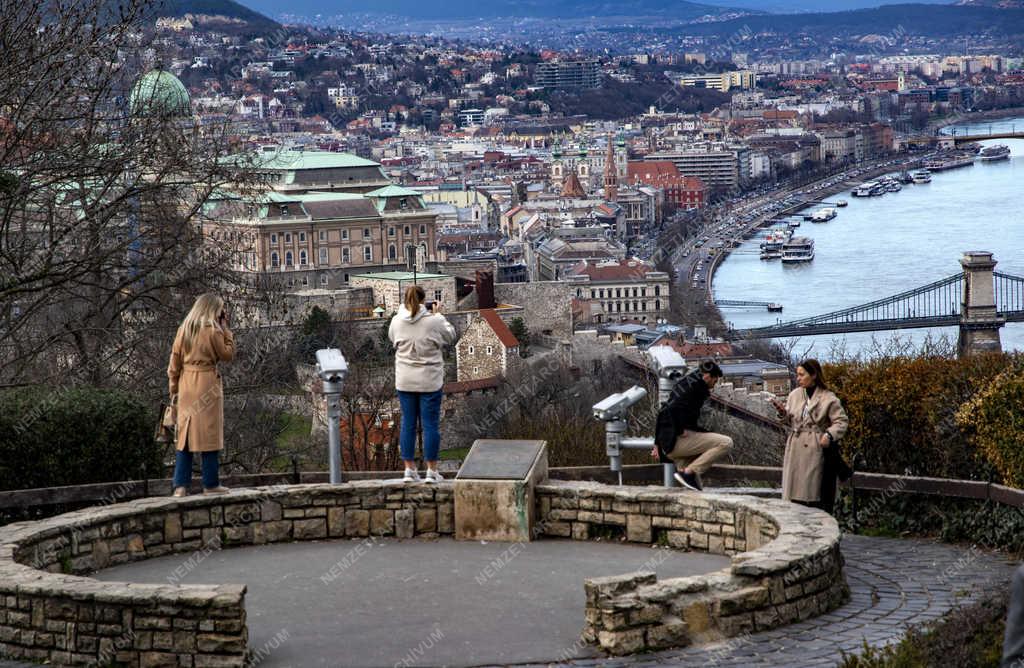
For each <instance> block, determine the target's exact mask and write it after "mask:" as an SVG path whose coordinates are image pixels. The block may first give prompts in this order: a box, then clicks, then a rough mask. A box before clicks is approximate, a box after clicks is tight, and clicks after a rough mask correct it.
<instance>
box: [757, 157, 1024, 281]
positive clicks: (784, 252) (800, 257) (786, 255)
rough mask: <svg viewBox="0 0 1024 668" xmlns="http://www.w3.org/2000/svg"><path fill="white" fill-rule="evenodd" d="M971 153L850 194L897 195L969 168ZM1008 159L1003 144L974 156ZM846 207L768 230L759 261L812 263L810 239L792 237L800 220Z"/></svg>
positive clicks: (826, 217)
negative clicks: (948, 171)
mask: <svg viewBox="0 0 1024 668" xmlns="http://www.w3.org/2000/svg"><path fill="white" fill-rule="evenodd" d="M978 148H980V146H979V147H978ZM973 153H974V152H973V151H956V152H954V153H951V154H948V155H946V156H945V157H941V158H935V159H933V160H928V161H927V162H925V163H924V168H923V169H915V170H913V171H907V170H904V171H902V172H900V173H899V174H897V175H892V174H888V175H886V176H882V177H879V178H878V179H875V180H874V181H867V182H865V183H862V184H860V185H859V186H857V187H856V188H854V189H853V190H852V191H851V194H852V195H853V196H854V197H878V196H880V195H884V194H886V193H895V192H899V191H900V190H902V189H903V186H905V185H909V184H911V183H929V182H930V181H931V180H932V172H936V171H943V170H946V169H955V168H957V167H967V166H968V165H973V164H974V160H975V155H974V154H973ZM1009 157H1010V149H1009V147H1007V146H1005V145H1003V144H998V145H995V146H988V147H986V148H983V149H980V152H978V154H977V158H978V159H979V160H982V161H984V162H992V161H995V160H1006V159H1007V158H1009ZM846 205H847V202H846V200H842V199H840V200H837V201H836V202H835V206H826V207H822V208H819V209H815V210H814V211H812V212H811V213H809V214H801V215H798V216H795V217H791V218H790V219H789V220H787V221H786V222H784V223H780V224H777V225H774V226H772V227H771V228H770V229H769V230H768V232H767V234H766V235H765V238H764V241H762V242H761V259H762V260H782V262H783V263H785V264H795V263H800V262H810V261H811V260H813V259H814V239H812V238H811V237H805V236H793V231H794V228H797V227H800V218H801V217H802V218H803V219H804V220H809V221H811V222H812V223H827V222H828V221H830V220H832V219H833V218H835V217H836V216H837V215H838V211H837V210H836V207H843V206H846Z"/></svg>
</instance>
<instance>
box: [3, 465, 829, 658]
mask: <svg viewBox="0 0 1024 668" xmlns="http://www.w3.org/2000/svg"><path fill="white" fill-rule="evenodd" d="M535 491H536V498H537V503H538V506H539V507H538V511H539V517H540V521H539V523H538V532H537V533H538V534H540V535H546V536H561V537H568V538H574V539H578V540H585V539H589V538H592V537H597V536H603V535H609V532H620V533H622V535H623V536H624V537H625V538H626V539H628V540H631V541H635V542H646V543H650V542H657V543H661V544H666V545H670V546H674V547H678V548H684V549H695V550H706V551H711V552H718V553H723V554H732V555H733V558H732V565H731V566H730V568H729V569H725V570H723V571H719V572H715V573H710V574H707V575H702V576H695V577H690V578H676V579H668V580H661V581H659V580H657V579H656V578H655V576H654V574H653V573H632V574H626V575H622V576H616V577H611V578H597V579H592V580H588V581H587V583H586V591H587V608H586V619H587V627H586V630H585V632H584V636H585V637H586V638H587V639H589V640H591V641H595V642H598V643H600V645H601V646H602V647H603V648H604V649H606V650H608V651H609V652H612V653H628V652H634V651H639V650H642V649H644V648H658V647H668V646H678V645H683V644H687V643H689V642H701V641H705V640H710V639H714V638H720V637H724V636H732V635H737V634H740V633H743V632H745V631H753V630H760V629H763V628H770V627H772V626H778V625H780V624H784V623H787V622H789V621H793V620H796V619H803V618H806V617H809V616H811V615H814V614H818V613H820V612H823V611H825V610H829V609H831V608H833V607H835V606H836V605H838V604H839V603H840V602H841V601H842V600H843V597H844V596H845V592H846V584H845V581H844V579H843V575H842V558H841V555H840V553H839V531H838V527H837V526H836V524H835V521H834V520H832V518H830V517H828V516H827V515H825V514H824V513H820V512H818V511H814V510H809V509H806V508H802V507H800V506H794V505H791V504H787V503H783V502H781V501H771V500H765V499H755V498H752V497H732V496H728V497H727V496H714V495H697V494H692V493H687V492H683V491H681V490H664V489H652V488H644V487H626V488H622V487H612V486H607V485H600V484H596V483H562V482H549V483H545V484H542V485H538V486H537V487H536V488H535ZM454 529H455V527H454V506H453V483H451V482H447V483H442V484H440V485H434V486H432V485H424V484H418V485H406V484H404V483H402V482H400V481H361V482H351V483H345V484H343V485H288V486H278V487H263V488H253V489H247V490H240V491H234V492H232V493H231V494H229V495H226V496H192V497H186V498H182V499H176V498H152V499H141V500H136V501H132V502H128V503H123V504H117V505H111V506H105V507H96V508H90V509H86V510H82V511H77V512H73V513H67V514H65V515H61V516H58V517H54V518H51V519H47V520H42V521H38V522H25V523H19V524H11V525H8V526H5V527H2V528H0V655H3V656H6V657H11V658H22V659H32V660H46V661H49V662H51V663H53V664H58V665H69V664H71V665H74V664H93V665H105V664H107V663H112V662H118V663H123V664H126V665H131V666H180V665H186V666H194V667H195V668H202V667H205V666H242V665H244V662H245V657H246V651H247V639H248V638H247V631H246V624H245V591H246V590H245V586H244V585H232V584H224V585H218V586H196V585H181V584H178V582H180V581H181V579H182V578H183V577H184V576H185V574H187V573H188V572H189V571H190V570H192V569H193V568H201V562H202V560H203V559H204V558H205V556H206V555H208V554H209V552H210V551H212V550H216V549H221V548H223V547H232V546H241V545H261V544H266V543H274V542H282V541H292V540H316V539H330V538H354V537H369V536H394V537H397V538H412V537H423V538H436V537H439V536H442V535H452V534H454ZM172 553H181V554H183V558H182V561H181V562H180V564H179V565H178V566H177V567H176V568H175V569H174V570H173V571H171V572H169V573H168V574H167V582H166V584H118V583H110V582H98V581H95V580H92V579H90V578H88V577H85V575H87V574H88V573H91V572H93V571H95V570H98V569H101V568H105V567H107V566H113V565H117V564H122V563H126V562H130V561H136V560H141V559H148V558H153V557H159V556H164V555H167V554H172ZM327 575H328V576H329V573H328V574H327Z"/></svg>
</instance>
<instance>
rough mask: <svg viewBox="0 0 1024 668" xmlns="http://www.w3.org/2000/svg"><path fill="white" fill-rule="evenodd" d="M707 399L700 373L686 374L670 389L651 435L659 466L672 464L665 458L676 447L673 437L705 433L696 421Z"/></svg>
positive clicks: (707, 393) (709, 393)
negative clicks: (659, 462)
mask: <svg viewBox="0 0 1024 668" xmlns="http://www.w3.org/2000/svg"><path fill="white" fill-rule="evenodd" d="M709 396H711V390H709V389H708V385H707V383H705V382H704V378H703V377H702V376H701V373H700V371H699V370H697V371H692V372H690V373H688V374H686V375H685V376H683V377H682V378H681V379H680V380H679V382H678V383H676V386H675V387H673V388H672V393H671V394H670V395H669V399H668V401H667V402H665V405H664V406H662V407H661V410H660V411H658V421H657V423H656V426H655V433H654V443H655V444H656V445H657V446H658V453H659V454H660V459H661V461H662V463H668V462H670V461H672V460H671V459H669V458H668V454H669V453H670V452H672V449H673V448H674V447H675V445H676V437H677V436H679V434H681V433H682V432H683V430H684V429H688V430H690V431H705V430H704V429H702V428H701V427H700V426H699V425H698V424H697V420H698V419H700V409H701V407H702V406H703V405H704V402H705V401H707V398H708V397H709Z"/></svg>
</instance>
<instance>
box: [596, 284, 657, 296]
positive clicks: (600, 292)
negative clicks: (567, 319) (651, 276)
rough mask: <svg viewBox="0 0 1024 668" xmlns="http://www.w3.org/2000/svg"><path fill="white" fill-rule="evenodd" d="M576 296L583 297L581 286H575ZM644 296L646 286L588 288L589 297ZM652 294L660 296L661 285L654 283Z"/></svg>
mask: <svg viewBox="0 0 1024 668" xmlns="http://www.w3.org/2000/svg"><path fill="white" fill-rule="evenodd" d="M630 290H632V292H633V294H632V295H630ZM576 296H577V297H583V288H576ZM646 296H647V288H646V287H642V288H608V289H605V288H590V298H591V299H605V298H608V299H611V298H616V299H621V298H622V297H646ZM654 296H655V297H660V296H661V286H660V285H655V286H654Z"/></svg>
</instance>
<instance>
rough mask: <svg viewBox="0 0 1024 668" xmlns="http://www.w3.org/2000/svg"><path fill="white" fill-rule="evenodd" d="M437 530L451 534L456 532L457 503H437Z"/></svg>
mask: <svg viewBox="0 0 1024 668" xmlns="http://www.w3.org/2000/svg"><path fill="white" fill-rule="evenodd" d="M437 532H438V533H440V534H445V535H451V534H453V533H455V504H454V503H438V504H437Z"/></svg>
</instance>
